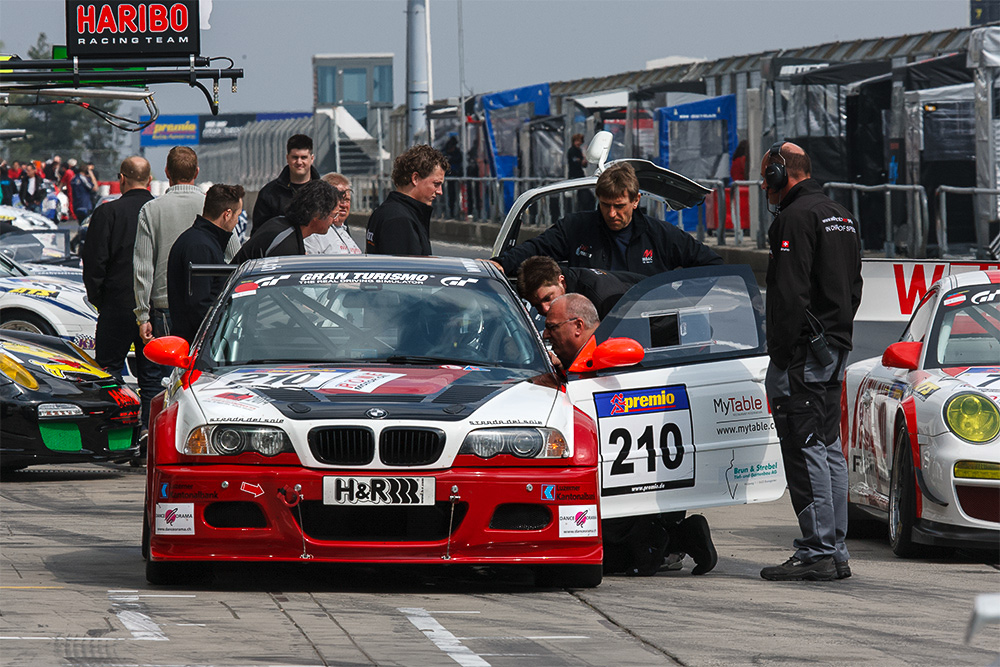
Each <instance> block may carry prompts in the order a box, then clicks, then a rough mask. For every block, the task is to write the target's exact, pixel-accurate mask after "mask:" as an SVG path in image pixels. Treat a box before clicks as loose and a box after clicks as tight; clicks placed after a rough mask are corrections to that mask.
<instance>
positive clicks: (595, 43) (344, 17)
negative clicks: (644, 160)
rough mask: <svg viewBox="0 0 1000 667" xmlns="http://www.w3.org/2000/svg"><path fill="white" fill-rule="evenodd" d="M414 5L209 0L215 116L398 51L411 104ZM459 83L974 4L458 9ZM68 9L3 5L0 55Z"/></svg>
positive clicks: (518, 2) (905, 28) (620, 67)
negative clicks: (235, 74) (337, 58)
mask: <svg viewBox="0 0 1000 667" xmlns="http://www.w3.org/2000/svg"><path fill="white" fill-rule="evenodd" d="M406 4H407V3H406V0H360V1H357V0H214V10H213V12H212V16H211V25H212V28H211V30H207V31H203V32H202V36H201V44H202V48H201V51H202V55H207V56H223V55H225V56H230V57H231V58H233V60H235V61H236V66H237V67H242V68H244V70H245V79H244V80H243V81H240V83H239V92H238V93H237V94H236V95H233V94H231V93H230V92H229V88H228V86H225V87H223V88H222V92H221V112H222V113H226V112H241V111H308V110H310V109H311V106H312V72H311V59H312V56H313V54H317V53H380V52H390V53H394V54H395V56H396V59H395V62H394V74H395V99H394V102H395V104H397V105H398V104H401V103H403V102H404V99H405V86H406V82H405V76H406ZM428 4H429V6H430V10H429V11H430V19H431V42H432V58H433V94H434V98H436V99H441V98H445V97H449V96H457V95H458V94H459V67H458V54H459V48H458V18H457V16H458V10H457V7H458V3H457V0H428ZM462 14H463V22H464V30H465V40H464V41H465V82H466V87H467V89H468V91H469V92H473V93H483V92H493V91H498V90H504V89H507V88H513V87H517V86H522V85H529V84H534V83H542V82H547V81H562V80H567V79H577V78H582V77H590V76H600V75H607V74H614V73H617V72H625V71H630V70H637V69H643V68H644V67H645V63H646V61H648V60H653V59H657V58H663V57H666V56H689V57H695V58H706V59H715V58H721V57H725V56H730V55H741V54H747V53H754V52H757V51H762V50H767V49H778V48H790V47H798V46H809V45H813V44H820V43H825V42H831V41H849V40H854V39H860V38H868V37H879V36H897V35H902V34H909V33H917V32H925V31H928V30H944V29H950V28H956V27H964V26H968V24H969V1H968V0H859V1H856V0H794V1H786V0H606V1H604V2H596V1H591V0H463V2H462ZM65 30H66V28H65V11H64V3H63V2H62V0H0V40H2V42H3V51H4V52H6V53H17V54H19V55H21V56H22V57H27V49H28V47H29V46H31V45H32V44H34V42H35V40H36V39H37V37H38V34H39V33H40V32H45V33H46V34H47V35H48V37H49V41H50V42H51V43H57V44H62V43H64V42H65V34H66V33H65ZM156 91H157V92H156V100H157V103H158V104H159V106H160V112H161V113H164V114H168V113H208V108H207V105H206V103H205V100H204V97H203V96H202V94H201V93H200V92H198V91H196V90H194V89H191V88H188V87H186V86H182V85H179V84H170V85H166V86H158V87H156Z"/></svg>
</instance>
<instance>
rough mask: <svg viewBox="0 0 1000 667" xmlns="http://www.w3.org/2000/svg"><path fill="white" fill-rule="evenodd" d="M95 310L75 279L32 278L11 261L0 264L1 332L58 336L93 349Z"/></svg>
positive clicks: (95, 324) (84, 347)
mask: <svg viewBox="0 0 1000 667" xmlns="http://www.w3.org/2000/svg"><path fill="white" fill-rule="evenodd" d="M96 328H97V309H96V308H94V307H93V306H92V305H91V304H90V302H89V301H87V291H86V290H85V289H84V287H83V283H82V282H79V281H78V280H72V279H66V278H60V277H57V276H47V275H46V276H33V275H29V274H28V273H27V271H26V270H25V269H23V268H22V267H20V266H19V265H18V264H16V263H15V262H13V261H10V260H7V259H6V258H4V259H3V261H0V329H14V330H17V331H28V332H31V333H38V334H46V335H49V336H59V337H60V338H65V339H66V340H69V341H72V342H73V343H75V344H77V345H79V346H80V347H81V348H83V349H85V350H93V349H94V331H95V329H96Z"/></svg>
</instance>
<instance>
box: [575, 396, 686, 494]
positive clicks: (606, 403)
mask: <svg viewBox="0 0 1000 667" xmlns="http://www.w3.org/2000/svg"><path fill="white" fill-rule="evenodd" d="M594 403H595V406H596V408H597V431H598V437H599V438H600V441H601V487H602V489H601V495H602V496H618V495H624V494H634V493H653V492H656V491H663V490H665V489H679V488H684V487H690V486H694V470H695V466H694V458H695V449H694V438H693V437H692V427H691V405H690V403H689V401H688V395H687V389H686V388H685V386H684V385H681V384H679V385H672V386H669V387H662V386H661V387H649V388H647V389H633V390H622V391H607V392H599V393H595V394H594Z"/></svg>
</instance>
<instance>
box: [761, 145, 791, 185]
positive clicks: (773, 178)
mask: <svg viewBox="0 0 1000 667" xmlns="http://www.w3.org/2000/svg"><path fill="white" fill-rule="evenodd" d="M784 145H785V142H784V141H775V142H774V144H773V145H772V146H771V150H770V151H769V155H768V165H767V167H765V168H764V183H765V184H767V189H768V191H769V192H780V191H781V190H782V189H783V188H784V187H785V186H786V185H788V172H787V171H786V170H785V156H784V155H782V154H781V147H782V146H784ZM777 158H781V162H775V160H776V159H777Z"/></svg>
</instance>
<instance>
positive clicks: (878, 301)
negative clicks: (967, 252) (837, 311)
mask: <svg viewBox="0 0 1000 667" xmlns="http://www.w3.org/2000/svg"><path fill="white" fill-rule="evenodd" d="M998 270H1000V261H994V262H989V261H973V260H960V261H947V260H922V259H865V260H862V262H861V277H862V279H863V280H864V283H865V284H864V289H863V291H862V293H861V306H860V308H858V313H857V315H856V316H855V317H854V319H855V320H856V321H859V322H902V323H906V322H909V321H910V316H911V315H912V314H913V311H914V310H915V309H916V307H917V304H919V303H920V299H921V298H923V296H924V294H926V293H927V290H928V289H929V288H930V286H931V285H933V284H934V283H936V282H937V281H938V280H941V278H943V277H945V276H949V275H952V274H956V273H966V272H968V271H998Z"/></svg>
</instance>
